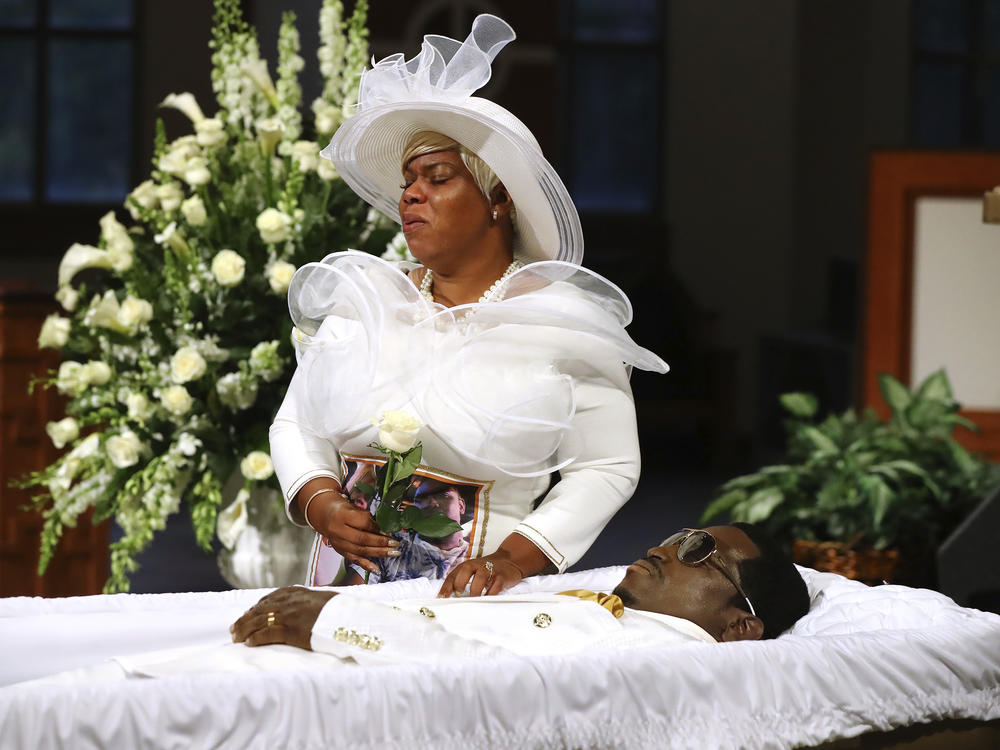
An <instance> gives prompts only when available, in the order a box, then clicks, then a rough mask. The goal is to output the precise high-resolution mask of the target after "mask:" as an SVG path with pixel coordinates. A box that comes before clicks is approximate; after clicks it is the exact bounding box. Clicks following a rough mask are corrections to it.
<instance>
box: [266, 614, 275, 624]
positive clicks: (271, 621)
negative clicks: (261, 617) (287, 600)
mask: <svg viewBox="0 0 1000 750" xmlns="http://www.w3.org/2000/svg"><path fill="white" fill-rule="evenodd" d="M272 625H274V612H268V613H267V627H271V626H272Z"/></svg>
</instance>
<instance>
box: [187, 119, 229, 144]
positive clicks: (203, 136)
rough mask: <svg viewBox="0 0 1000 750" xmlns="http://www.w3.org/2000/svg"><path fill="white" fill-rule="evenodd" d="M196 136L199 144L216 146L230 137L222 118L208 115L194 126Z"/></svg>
mask: <svg viewBox="0 0 1000 750" xmlns="http://www.w3.org/2000/svg"><path fill="white" fill-rule="evenodd" d="M194 131H195V133H196V134H197V135H195V138H196V139H197V141H198V145H199V146H204V147H205V148H215V147H216V146H221V145H222V144H223V143H225V142H226V140H227V139H228V138H229V136H228V134H227V133H226V127H225V125H224V124H223V122H222V120H220V119H219V118H217V117H207V118H205V119H204V120H202V121H201V122H199V123H196V124H195V126H194Z"/></svg>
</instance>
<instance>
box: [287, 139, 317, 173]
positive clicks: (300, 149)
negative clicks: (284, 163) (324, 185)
mask: <svg viewBox="0 0 1000 750" xmlns="http://www.w3.org/2000/svg"><path fill="white" fill-rule="evenodd" d="M292 159H294V160H295V161H297V162H298V164H299V169H301V170H302V171H303V172H311V171H312V170H314V169H316V165H317V164H319V148H318V147H317V146H316V144H315V143H313V142H312V141H295V143H293V144H292Z"/></svg>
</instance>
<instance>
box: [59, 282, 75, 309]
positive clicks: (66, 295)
mask: <svg viewBox="0 0 1000 750" xmlns="http://www.w3.org/2000/svg"><path fill="white" fill-rule="evenodd" d="M79 300H80V293H79V292H78V291H76V289H74V288H73V287H71V286H70V285H69V284H67V285H66V286H61V287H59V291H58V292H56V301H58V302H59V304H60V305H62V306H63V309H64V310H65V311H66V312H73V311H74V310H75V309H76V303H77V302H79Z"/></svg>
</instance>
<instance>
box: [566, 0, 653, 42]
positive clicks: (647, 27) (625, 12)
mask: <svg viewBox="0 0 1000 750" xmlns="http://www.w3.org/2000/svg"><path fill="white" fill-rule="evenodd" d="M573 8H574V13H573V26H574V29H573V32H574V33H573V36H574V37H575V38H576V39H578V40H580V41H588V42H589V41H614V42H648V41H653V40H655V39H658V38H659V36H660V14H659V12H658V6H657V1H656V0H576V3H575V4H574V6H573Z"/></svg>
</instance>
